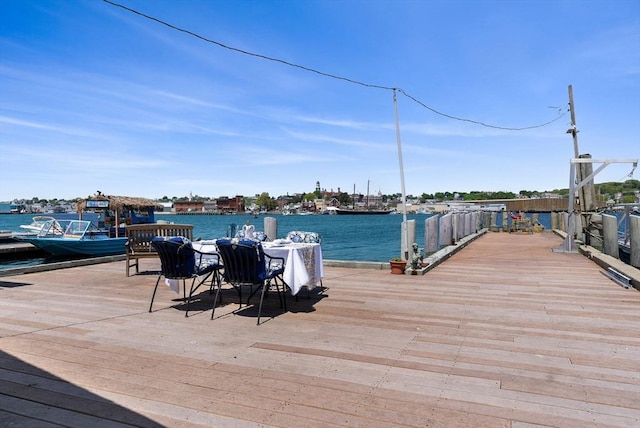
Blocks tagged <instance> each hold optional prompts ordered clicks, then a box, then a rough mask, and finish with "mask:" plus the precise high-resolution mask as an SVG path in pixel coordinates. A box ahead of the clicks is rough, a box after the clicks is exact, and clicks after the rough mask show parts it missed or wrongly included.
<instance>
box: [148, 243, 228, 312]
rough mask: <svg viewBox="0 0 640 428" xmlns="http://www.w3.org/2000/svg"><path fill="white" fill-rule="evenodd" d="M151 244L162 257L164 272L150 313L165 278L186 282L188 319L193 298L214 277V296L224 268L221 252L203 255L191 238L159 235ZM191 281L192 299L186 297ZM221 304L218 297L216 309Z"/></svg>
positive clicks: (160, 275)
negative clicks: (188, 283)
mask: <svg viewBox="0 0 640 428" xmlns="http://www.w3.org/2000/svg"><path fill="white" fill-rule="evenodd" d="M151 245H152V246H153V248H155V250H156V252H157V253H158V256H160V264H161V270H160V274H159V275H158V280H157V281H156V286H155V288H154V289H153V295H152V296H151V304H150V305H149V312H151V311H152V308H153V300H154V299H155V297H156V291H157V290H158V284H159V283H160V279H161V278H162V277H165V279H169V280H177V281H180V280H182V293H183V296H184V298H183V300H186V301H187V307H186V311H185V313H184V316H185V317H186V316H188V315H189V306H190V305H191V299H192V297H193V294H194V293H195V292H196V290H198V289H199V288H200V286H201V285H203V284H204V283H205V282H207V280H208V279H209V278H210V277H211V285H210V286H209V292H210V293H213V288H214V287H215V286H216V285H219V284H220V271H221V269H222V265H221V264H220V259H219V255H218V253H203V252H201V251H198V250H196V249H194V248H193V247H192V245H191V241H189V239H187V238H185V237H182V236H169V237H164V236H156V237H154V238H153V239H152V240H151ZM200 278H202V279H200ZM187 279H191V280H192V281H191V287H190V289H189V296H188V297H187V294H186V293H187V285H186V281H187ZM217 301H218V300H217V296H216V300H215V301H214V306H215V305H216V302H217Z"/></svg>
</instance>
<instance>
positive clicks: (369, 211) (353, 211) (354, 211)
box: [335, 180, 393, 215]
mask: <svg viewBox="0 0 640 428" xmlns="http://www.w3.org/2000/svg"><path fill="white" fill-rule="evenodd" d="M355 195H356V185H355V184H354V185H353V200H354V204H353V205H354V209H351V210H349V209H342V208H336V209H335V213H336V214H338V215H381V214H391V213H392V212H393V211H391V210H384V209H383V210H380V209H369V180H367V202H366V208H367V209H364V210H357V209H355V199H356V198H355Z"/></svg>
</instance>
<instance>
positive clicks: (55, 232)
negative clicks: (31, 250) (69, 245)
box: [38, 219, 70, 238]
mask: <svg viewBox="0 0 640 428" xmlns="http://www.w3.org/2000/svg"><path fill="white" fill-rule="evenodd" d="M69 222H70V220H55V219H52V220H48V221H46V222H45V223H44V225H43V226H42V229H40V232H39V233H38V237H40V238H51V237H55V236H58V237H59V236H62V235H64V231H65V230H66V228H67V226H68V223H69Z"/></svg>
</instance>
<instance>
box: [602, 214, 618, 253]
mask: <svg viewBox="0 0 640 428" xmlns="http://www.w3.org/2000/svg"><path fill="white" fill-rule="evenodd" d="M602 236H603V243H602V252H603V253H605V254H606V255H609V256H611V257H615V258H616V259H618V258H620V253H619V252H618V219H617V218H616V216H614V215H609V214H602Z"/></svg>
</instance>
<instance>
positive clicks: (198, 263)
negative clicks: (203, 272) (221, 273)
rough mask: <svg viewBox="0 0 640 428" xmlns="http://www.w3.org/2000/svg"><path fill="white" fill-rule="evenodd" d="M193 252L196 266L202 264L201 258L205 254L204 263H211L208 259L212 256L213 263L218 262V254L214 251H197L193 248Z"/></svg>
mask: <svg viewBox="0 0 640 428" xmlns="http://www.w3.org/2000/svg"><path fill="white" fill-rule="evenodd" d="M193 253H194V255H195V256H196V264H197V265H198V266H202V264H203V258H204V257H205V256H206V264H211V263H212V262H210V261H209V260H213V259H214V258H215V261H214V262H213V263H214V264H220V254H219V253H217V252H215V251H211V252H205V251H198V250H196V249H195V248H194V249H193Z"/></svg>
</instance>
